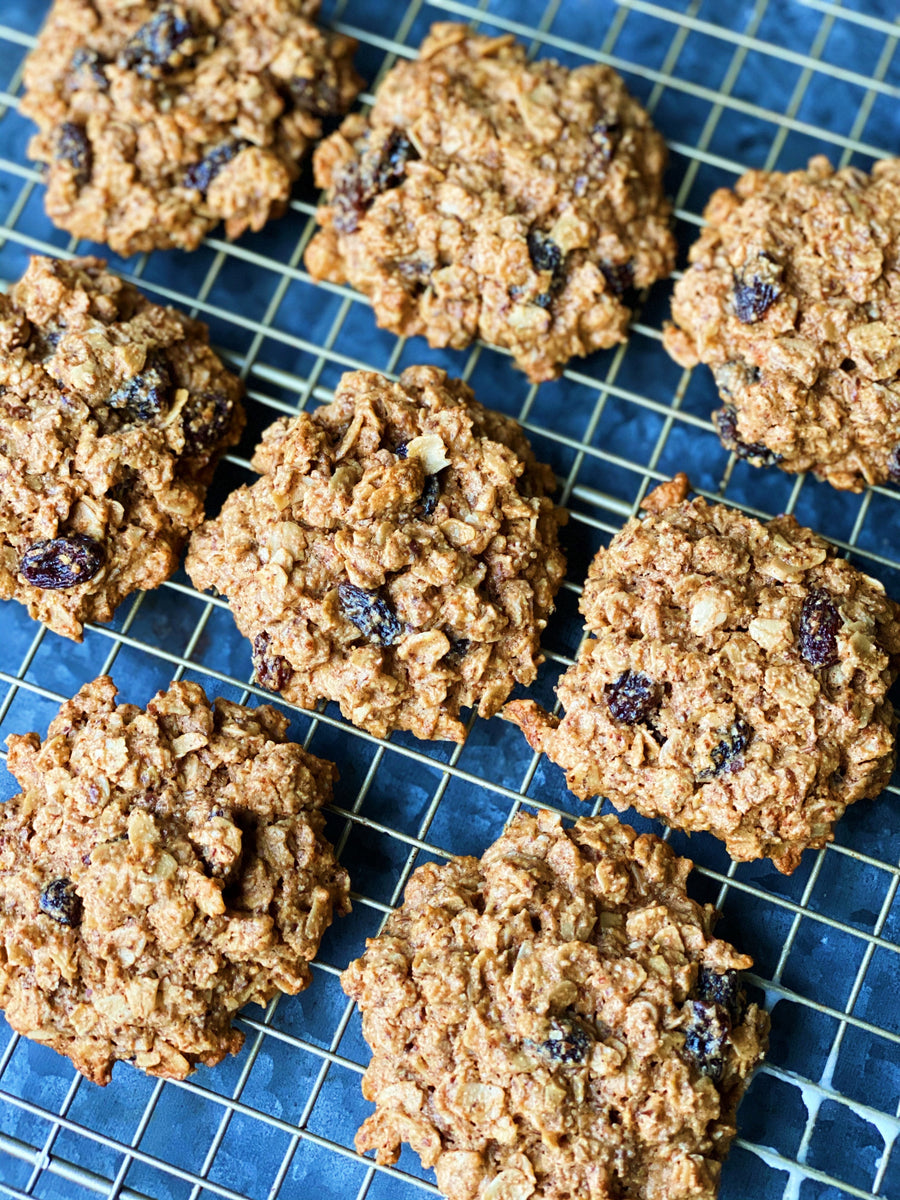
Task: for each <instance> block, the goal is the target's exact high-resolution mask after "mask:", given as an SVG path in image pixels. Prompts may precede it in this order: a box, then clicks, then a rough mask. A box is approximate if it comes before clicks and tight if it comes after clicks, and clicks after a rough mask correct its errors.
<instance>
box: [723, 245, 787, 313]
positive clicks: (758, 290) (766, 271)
mask: <svg viewBox="0 0 900 1200" xmlns="http://www.w3.org/2000/svg"><path fill="white" fill-rule="evenodd" d="M780 278H781V267H780V266H779V264H778V263H776V262H774V261H773V260H772V259H771V258H768V257H767V256H766V255H765V254H760V255H759V258H758V259H757V262H756V264H755V265H754V266H752V267H745V268H744V271H743V273H742V274H741V275H737V274H736V275H735V276H734V311H735V315H736V316H737V319H738V320H739V321H740V322H741V323H742V324H744V325H752V324H754V322H756V321H758V320H759V319H760V317H762V316H764V315H765V313H766V312H768V310H769V309H770V308H771V307H772V305H773V304H774V303H775V301H776V300H777V299H778V297H779V296H780V295H781V288H780V287H779V286H778V281H779V280H780Z"/></svg>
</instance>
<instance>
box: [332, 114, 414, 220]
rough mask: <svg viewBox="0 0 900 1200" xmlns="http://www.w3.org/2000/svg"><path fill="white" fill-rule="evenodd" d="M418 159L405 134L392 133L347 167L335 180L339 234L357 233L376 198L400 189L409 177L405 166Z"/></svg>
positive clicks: (335, 202)
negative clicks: (397, 188) (392, 189)
mask: <svg viewBox="0 0 900 1200" xmlns="http://www.w3.org/2000/svg"><path fill="white" fill-rule="evenodd" d="M418 157H419V155H418V152H417V151H416V148H415V146H414V145H413V144H412V142H411V141H410V140H409V138H408V137H407V136H406V134H405V133H403V131H402V130H400V129H392V130H391V131H390V132H389V133H388V134H387V136H386V137H384V138H383V139H382V140H381V143H380V144H379V145H376V146H370V147H368V148H367V149H366V150H364V151H363V152H362V154H361V155H360V157H359V158H358V159H353V160H351V161H350V162H348V163H345V164H344V166H343V167H342V168H341V169H340V171H339V172H338V174H337V176H336V179H335V189H334V201H333V204H334V217H333V219H332V222H333V224H334V227H335V229H336V230H337V231H338V233H355V232H356V230H357V229H358V228H359V219H360V217H361V216H362V214H363V213H364V212H365V211H366V209H367V208H368V207H369V205H370V204H371V203H372V201H373V200H374V199H375V197H376V196H380V195H381V194H382V192H386V191H388V190H389V189H390V188H392V187H397V185H398V184H399V183H401V182H402V181H403V179H404V178H405V177H406V164H407V163H408V162H410V161H411V160H413V159H416V158H418Z"/></svg>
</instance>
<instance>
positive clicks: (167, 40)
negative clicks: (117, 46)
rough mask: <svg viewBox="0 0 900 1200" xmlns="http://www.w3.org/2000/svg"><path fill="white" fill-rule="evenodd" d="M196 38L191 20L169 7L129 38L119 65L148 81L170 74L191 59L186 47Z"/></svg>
mask: <svg viewBox="0 0 900 1200" xmlns="http://www.w3.org/2000/svg"><path fill="white" fill-rule="evenodd" d="M194 36H195V31H194V29H193V27H192V25H191V23H190V21H188V20H187V19H186V18H184V17H182V16H179V14H178V13H177V12H175V11H174V9H173V8H170V7H169V6H168V5H167V6H166V7H164V8H161V9H160V11H159V12H157V13H154V15H153V16H152V17H151V18H150V20H149V21H147V22H146V23H145V24H143V25H142V26H141V27H140V29H138V30H137V32H136V33H134V34H133V35H132V36H131V37H130V38H129V39H128V41H127V42H126V43H125V45H124V46H123V48H122V50H121V51H120V52H119V58H118V65H119V66H120V67H121V68H122V69H123V70H125V71H135V72H137V74H138V75H142V76H144V77H145V78H153V77H155V76H157V75H166V74H168V73H169V72H171V71H176V70H177V69H178V68H179V67H180V66H182V65H183V64H184V63H185V62H186V60H187V58H188V57H189V56H188V55H186V54H185V52H184V45H185V42H189V41H191V40H192V39H193V38H194Z"/></svg>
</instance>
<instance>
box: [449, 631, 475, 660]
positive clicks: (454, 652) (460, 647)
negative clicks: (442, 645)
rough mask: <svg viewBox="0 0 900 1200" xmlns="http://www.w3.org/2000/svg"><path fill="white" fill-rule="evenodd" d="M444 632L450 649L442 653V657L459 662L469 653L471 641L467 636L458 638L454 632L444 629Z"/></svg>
mask: <svg viewBox="0 0 900 1200" xmlns="http://www.w3.org/2000/svg"><path fill="white" fill-rule="evenodd" d="M444 634H445V635H446V637H447V640H448V641H449V643H450V649H449V650H448V651H447V653H446V654H445V655H444V658H449V659H450V661H451V662H455V663H459V662H462V660H463V659H464V658H465V657H466V655H467V654H468V653H469V650H470V648H471V645H472V643H471V642H470V641H469V639H468V638H458V637H456V635H455V634H453V633H449V632H448V631H447V630H446V629H445V630H444Z"/></svg>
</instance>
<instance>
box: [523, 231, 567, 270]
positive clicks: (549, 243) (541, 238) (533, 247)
mask: <svg viewBox="0 0 900 1200" xmlns="http://www.w3.org/2000/svg"><path fill="white" fill-rule="evenodd" d="M527 241H528V253H529V255H530V257H531V265H532V266H533V267H534V269H535V270H536V271H550V272H551V273H552V274H553V275H556V274H557V272H558V271H559V270H560V268H561V267H562V262H563V252H562V250H561V249H560V248H559V246H557V244H556V242H554V240H553V238H549V237H547V235H546V233H541V231H540V230H539V229H531V230H529V232H528V238H527Z"/></svg>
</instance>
